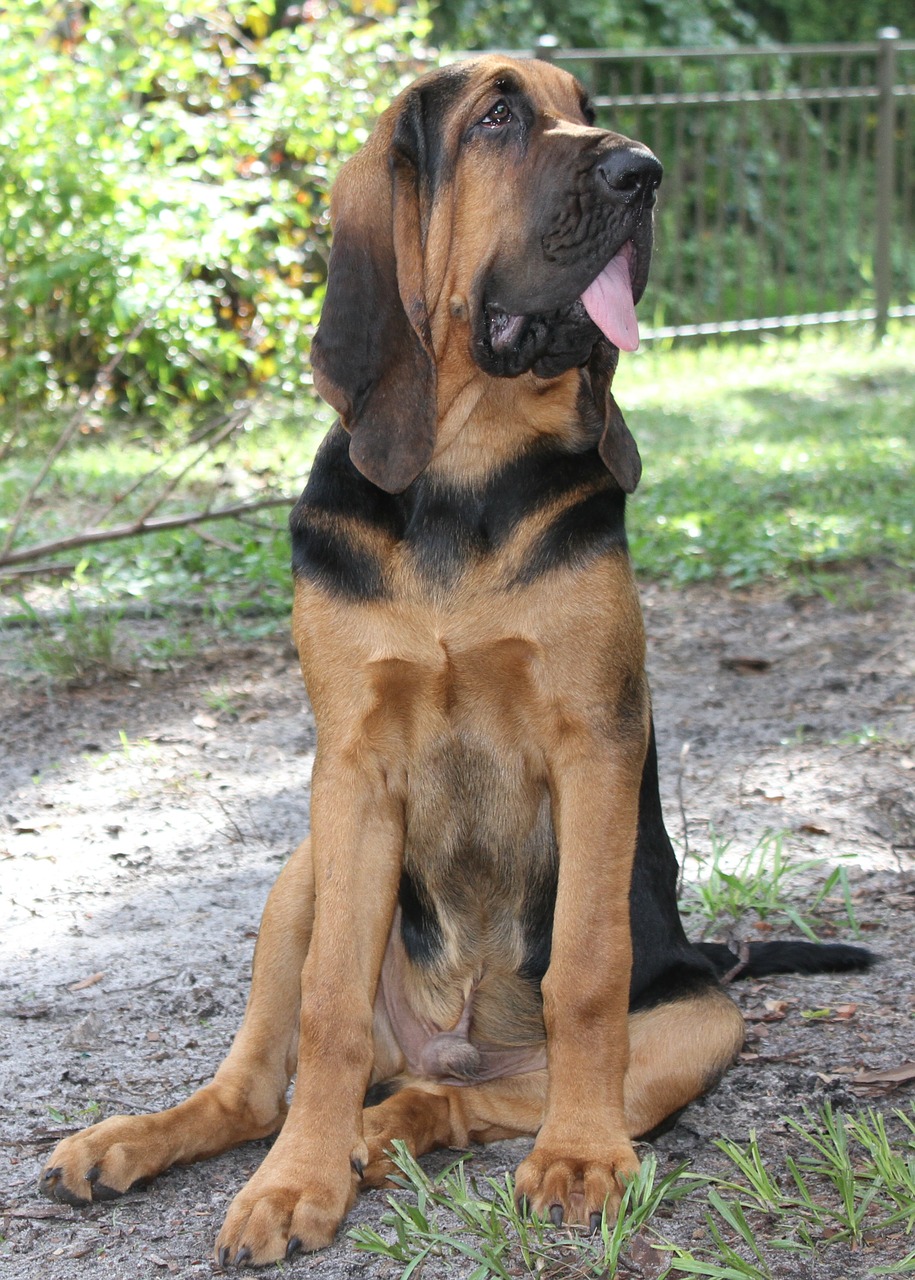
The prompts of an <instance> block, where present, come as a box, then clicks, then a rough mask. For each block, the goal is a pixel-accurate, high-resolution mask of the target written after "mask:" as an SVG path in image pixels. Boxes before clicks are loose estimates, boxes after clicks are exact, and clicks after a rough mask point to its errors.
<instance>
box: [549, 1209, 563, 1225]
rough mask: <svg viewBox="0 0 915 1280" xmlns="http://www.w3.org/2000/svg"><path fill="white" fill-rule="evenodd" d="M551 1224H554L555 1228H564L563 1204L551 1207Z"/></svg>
mask: <svg viewBox="0 0 915 1280" xmlns="http://www.w3.org/2000/svg"><path fill="white" fill-rule="evenodd" d="M550 1222H552V1224H553V1226H554V1227H561V1226H562V1205H561V1204H551V1205H550Z"/></svg>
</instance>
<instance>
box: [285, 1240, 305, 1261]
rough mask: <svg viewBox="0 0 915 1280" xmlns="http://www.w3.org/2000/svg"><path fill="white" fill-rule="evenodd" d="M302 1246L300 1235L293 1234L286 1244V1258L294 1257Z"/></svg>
mask: <svg viewBox="0 0 915 1280" xmlns="http://www.w3.org/2000/svg"><path fill="white" fill-rule="evenodd" d="M301 1247H302V1241H301V1240H300V1239H299V1237H298V1236H293V1237H292V1239H291V1240H290V1241H289V1243H288V1244H287V1246H286V1259H287V1261H288V1260H289V1259H290V1258H294V1257H295V1255H296V1254H297V1253H298V1252H299V1250H300V1249H301Z"/></svg>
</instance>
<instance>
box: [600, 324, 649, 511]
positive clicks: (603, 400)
mask: <svg viewBox="0 0 915 1280" xmlns="http://www.w3.org/2000/svg"><path fill="white" fill-rule="evenodd" d="M619 358H620V353H619V350H618V349H617V348H616V347H614V346H612V345H611V343H609V342H607V341H606V339H604V338H601V339H599V341H598V342H597V343H596V344H595V346H594V350H593V351H592V352H591V359H590V361H589V362H588V374H589V376H590V379H591V394H592V395H593V396H594V404H595V407H596V409H597V411H598V413H599V414H600V415H601V417H602V418H603V422H604V430H603V434H602V435H601V438H600V444H599V445H598V453H599V454H600V456H601V458H602V459H603V461H604V464H605V466H606V468H607V470H608V471H609V472H610V474H611V475H612V476H613V477H614V479H615V480H616V482H617V484H618V485H619V487H620V488H621V489H622V490H623V492H624V493H634V492H635V488H636V486H637V485H638V483H639V480H640V479H641V476H642V459H641V458H640V457H639V449H638V445H637V444H636V442H635V439H634V438H633V435H632V432H631V431H630V430H629V428H628V427H627V426H626V422H625V420H624V418H623V415H622V413H621V412H620V407H619V405H618V404H617V403H616V401H615V400H614V398H613V392H612V391H611V390H610V388H611V386H612V384H613V375H614V373H616V366H617V362H618V360H619Z"/></svg>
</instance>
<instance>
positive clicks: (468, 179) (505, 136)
mask: <svg viewBox="0 0 915 1280" xmlns="http://www.w3.org/2000/svg"><path fill="white" fill-rule="evenodd" d="M439 75H440V77H441V78H440V79H439V80H438V81H436V80H435V79H434V78H433V80H432V83H430V85H429V88H430V89H432V88H433V86H436V85H437V90H438V95H439V96H440V97H445V96H446V93H445V90H446V86H447V87H448V88H449V89H450V90H451V93H450V94H448V95H447V96H449V97H450V98H451V102H450V109H449V110H448V112H447V113H445V114H446V115H447V116H448V119H447V122H444V121H443V125H444V129H445V133H446V136H445V137H444V138H443V141H442V149H441V152H440V154H439V157H438V159H439V166H438V168H439V172H438V178H439V180H440V181H444V182H445V183H446V184H447V185H448V186H450V188H451V191H450V200H449V201H448V202H447V203H448V204H449V205H450V207H451V209H452V214H451V226H450V228H447V229H446V228H444V227H442V228H440V229H439V231H438V233H436V228H435V225H434V215H433V221H432V224H431V225H430V240H429V248H430V250H431V251H432V255H433V256H435V251H436V242H438V245H439V256H441V252H442V251H441V248H440V245H441V242H442V240H443V236H447V243H448V249H447V254H448V262H449V269H448V271H447V272H446V273H445V274H446V275H448V276H450V277H451V281H452V282H455V281H456V283H457V285H458V292H459V293H460V294H461V295H463V296H465V297H466V299H467V305H468V308H469V321H470V327H471V352H472V356H473V359H474V361H475V362H476V363H477V364H478V365H479V366H480V367H481V368H482V369H483V370H484V371H485V372H487V373H490V374H492V375H495V376H513V375H515V374H518V373H521V372H523V371H525V370H527V369H533V371H534V372H535V373H537V374H539V375H540V376H542V377H550V376H555V375H557V374H559V373H561V372H563V371H565V370H566V369H569V368H572V367H573V366H575V365H579V364H582V363H584V361H585V360H587V358H588V355H589V353H590V351H591V349H592V348H593V346H594V344H595V342H596V341H597V340H598V338H599V335H600V333H603V334H604V336H605V337H606V338H607V340H608V341H609V342H611V343H613V344H614V345H615V346H617V347H621V348H623V349H632V348H634V346H635V345H637V342H638V330H637V327H636V322H635V314H634V304H635V303H636V302H637V301H638V299H639V298H640V297H641V295H642V292H643V290H644V288H645V283H646V281H647V278H648V268H649V263H650V259H651V239H652V225H651V224H652V214H651V210H652V207H653V205H654V200H655V192H656V190H657V187H658V183H659V182H660V180H661V166H660V164H659V162H658V161H657V160H656V158H655V157H654V156H653V155H652V153H651V152H650V151H649V150H648V148H647V147H645V146H643V145H642V144H641V143H638V142H632V141H631V140H630V139H628V138H624V137H622V136H621V135H620V134H616V133H611V132H608V131H607V130H604V129H598V128H595V127H594V124H593V119H594V115H593V111H592V109H591V106H590V104H589V102H588V99H587V95H586V94H585V92H584V89H583V88H582V86H581V85H580V84H579V82H578V81H577V80H575V79H574V77H572V76H570V75H568V74H567V73H566V72H564V71H561V70H559V69H558V68H556V67H553V66H550V65H548V64H544V63H540V62H536V63H530V64H524V63H522V62H513V61H510V60H507V59H500V58H497V57H490V58H484V59H481V60H480V61H479V62H475V63H473V64H470V66H468V67H458V68H454V69H448V70H447V71H445V72H443V73H439ZM458 77H460V78H461V80H462V83H461V86H460V92H459V93H455V92H454V85H455V81H456V80H457V78H458ZM433 114H435V113H434V112H429V111H428V110H427V112H426V119H427V121H428V120H429V119H430V116H431V115H433ZM446 157H451V159H450V161H449V159H446Z"/></svg>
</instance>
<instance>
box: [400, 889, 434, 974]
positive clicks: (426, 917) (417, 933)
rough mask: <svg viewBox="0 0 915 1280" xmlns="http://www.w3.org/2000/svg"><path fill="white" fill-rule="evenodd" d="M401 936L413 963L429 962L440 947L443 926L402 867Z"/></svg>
mask: <svg viewBox="0 0 915 1280" xmlns="http://www.w3.org/2000/svg"><path fill="white" fill-rule="evenodd" d="M398 897H399V901H400V913H401V914H400V936H401V938H402V939H403V944H404V947H405V949H406V952H407V955H408V956H409V957H410V959H411V960H412V961H413V963H414V964H420V965H428V964H431V963H432V962H433V961H434V960H435V958H436V956H437V955H438V954H439V952H440V951H441V949H442V929H441V925H440V924H439V921H438V916H437V915H436V913H435V908H434V907H432V906H430V904H429V903H428V901H427V900H426V895H425V894H424V893H423V892H422V891H421V889H420V888H419V887H418V886H417V885H416V884H415V883H414V881H413V878H412V876H411V875H410V874H409V873H408V872H407V871H403V872H402V873H401V876H400V893H399V895H398Z"/></svg>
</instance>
